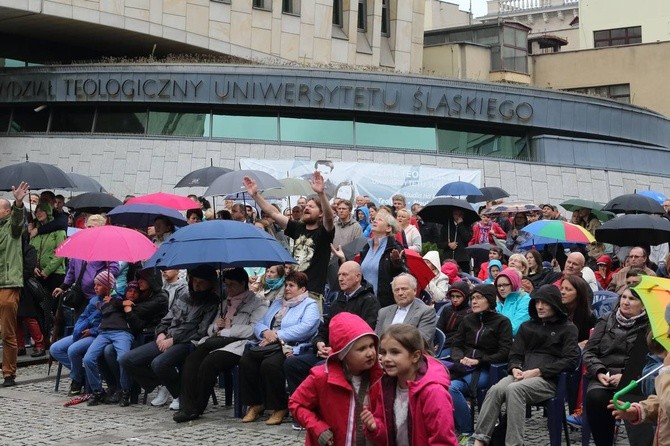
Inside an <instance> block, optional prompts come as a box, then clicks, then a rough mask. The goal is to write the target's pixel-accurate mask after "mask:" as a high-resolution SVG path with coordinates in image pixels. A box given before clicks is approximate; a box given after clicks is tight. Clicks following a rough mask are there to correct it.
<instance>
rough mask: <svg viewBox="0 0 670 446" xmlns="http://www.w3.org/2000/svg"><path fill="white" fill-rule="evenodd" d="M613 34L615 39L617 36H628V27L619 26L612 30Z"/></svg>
mask: <svg viewBox="0 0 670 446" xmlns="http://www.w3.org/2000/svg"><path fill="white" fill-rule="evenodd" d="M610 33H611V36H612V38H613V39H614V38H615V37H626V28H617V29H612V30H610Z"/></svg>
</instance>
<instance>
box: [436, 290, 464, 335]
mask: <svg viewBox="0 0 670 446" xmlns="http://www.w3.org/2000/svg"><path fill="white" fill-rule="evenodd" d="M454 291H460V292H461V293H462V294H463V296H464V297H465V300H464V301H463V303H462V304H461V306H460V307H458V308H454V307H453V306H451V305H448V306H446V307H444V310H442V312H441V313H440V318H439V319H438V321H437V328H439V329H440V330H442V331H443V332H444V334H445V336H446V338H447V339H446V342H445V343H444V346H445V347H447V348H450V347H451V346H452V345H453V341H454V336H455V335H456V330H458V327H459V325H460V323H461V321H462V320H463V318H464V317H465V316H467V315H469V314H470V313H472V310H471V309H470V305H468V296H469V295H470V286H469V285H468V284H467V282H456V283H454V284H453V285H451V287H450V288H449V290H448V291H447V295H449V293H452V292H454Z"/></svg>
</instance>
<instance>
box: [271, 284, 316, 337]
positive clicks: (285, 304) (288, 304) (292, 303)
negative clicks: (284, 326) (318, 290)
mask: <svg viewBox="0 0 670 446" xmlns="http://www.w3.org/2000/svg"><path fill="white" fill-rule="evenodd" d="M307 297H309V293H308V292H307V291H305V292H304V293H302V294H301V295H300V296H297V297H294V298H293V299H290V300H286V299H282V303H281V309H280V310H279V311H278V312H277V314H275V317H274V319H273V321H272V328H275V327H277V328H278V327H281V321H282V319H284V316H286V313H287V312H288V310H289V308H293V307H296V306H298V305H300V304H301V303H302V301H303V300H305V299H307Z"/></svg>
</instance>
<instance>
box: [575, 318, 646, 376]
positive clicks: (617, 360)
mask: <svg viewBox="0 0 670 446" xmlns="http://www.w3.org/2000/svg"><path fill="white" fill-rule="evenodd" d="M616 311H617V310H615V311H612V312H610V313H607V314H606V315H605V316H603V318H602V319H600V320H599V321H598V323H597V324H596V327H595V328H594V329H593V333H592V334H591V337H590V338H589V341H588V342H587V343H586V347H585V348H584V366H585V367H586V372H587V373H588V375H589V376H591V377H594V376H596V375H597V374H598V372H603V373H606V372H608V371H609V372H610V373H611V374H617V373H622V371H623V369H624V367H625V365H626V361H627V360H628V358H629V356H630V354H631V351H632V349H633V346H634V345H635V341H636V340H637V337H638V336H646V334H647V330H648V329H649V319H648V318H646V317H643V318H640V319H638V320H637V321H636V322H635V324H634V325H633V326H632V327H630V328H626V327H623V326H621V325H620V324H619V323H618V322H617V320H616V316H615V314H616Z"/></svg>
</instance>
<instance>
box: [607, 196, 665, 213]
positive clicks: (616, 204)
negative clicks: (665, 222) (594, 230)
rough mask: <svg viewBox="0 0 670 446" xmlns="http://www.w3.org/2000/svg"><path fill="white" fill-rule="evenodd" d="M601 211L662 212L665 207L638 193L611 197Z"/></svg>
mask: <svg viewBox="0 0 670 446" xmlns="http://www.w3.org/2000/svg"><path fill="white" fill-rule="evenodd" d="M602 210H603V211H609V212H613V213H615V214H664V213H665V209H663V206H661V205H660V204H659V203H658V202H657V201H656V200H654V199H652V198H649V197H646V196H644V195H640V194H626V195H620V196H618V197H616V198H613V199H611V200H610V201H609V202H608V203H607V204H606V205H605V206H604V207H603V208H602Z"/></svg>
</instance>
